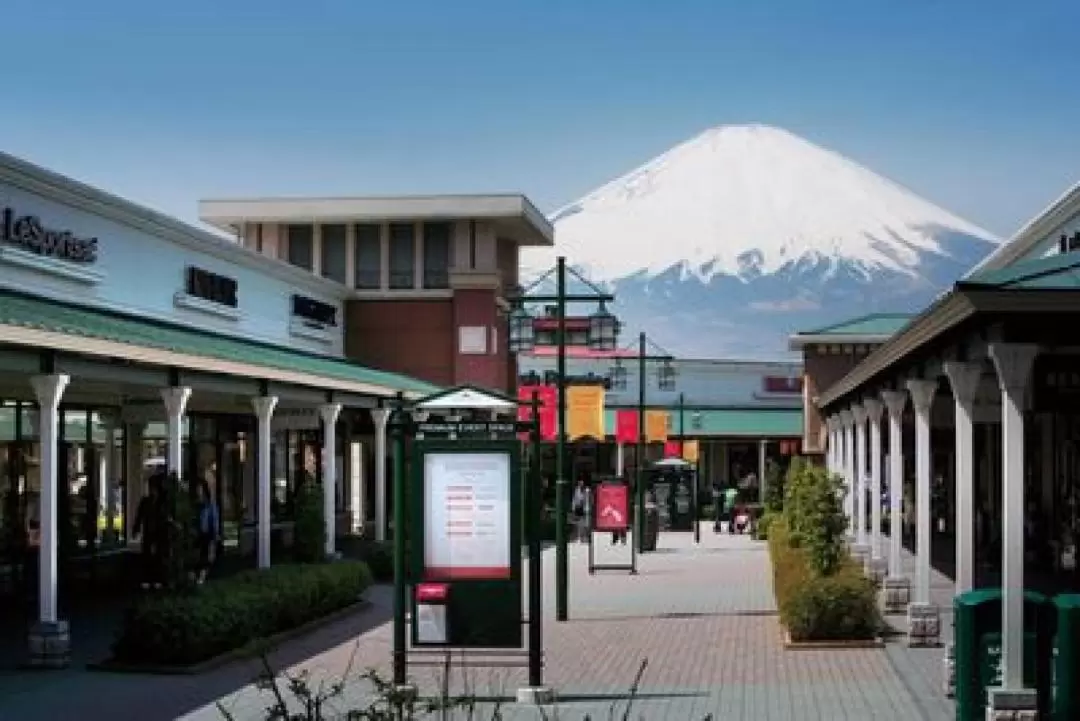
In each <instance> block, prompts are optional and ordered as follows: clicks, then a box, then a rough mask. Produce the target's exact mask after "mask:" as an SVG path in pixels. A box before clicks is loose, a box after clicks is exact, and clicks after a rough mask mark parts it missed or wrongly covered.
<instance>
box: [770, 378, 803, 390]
mask: <svg viewBox="0 0 1080 721" xmlns="http://www.w3.org/2000/svg"><path fill="white" fill-rule="evenodd" d="M802 381H803V379H802V378H800V377H798V376H794V377H786V376H765V377H764V378H762V379H761V385H762V387H763V388H764V389H765V392H766V393H790V394H795V393H802Z"/></svg>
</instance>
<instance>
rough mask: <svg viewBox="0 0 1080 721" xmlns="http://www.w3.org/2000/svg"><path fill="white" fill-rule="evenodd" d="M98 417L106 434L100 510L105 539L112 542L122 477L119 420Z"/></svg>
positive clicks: (100, 481)
mask: <svg viewBox="0 0 1080 721" xmlns="http://www.w3.org/2000/svg"><path fill="white" fill-rule="evenodd" d="M98 417H99V418H100V419H101V426H102V429H103V430H104V432H105V443H104V446H105V451H104V453H102V455H101V474H100V476H99V478H98V484H99V485H98V508H99V509H101V510H102V511H104V512H105V538H106V539H109V540H110V542H112V541H115V539H116V535H117V533H118V532H117V531H115V530H113V526H115V525H116V506H115V505H114V504H113V499H114V498H115V497H116V492H115V491H116V487H117V479H118V478H119V476H120V474H119V473H118V472H117V468H116V430H117V424H118V423H119V419H118V418H116V417H115V416H113V415H112V414H109V413H102V414H100V415H99V416H98Z"/></svg>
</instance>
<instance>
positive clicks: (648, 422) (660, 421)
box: [645, 411, 668, 443]
mask: <svg viewBox="0 0 1080 721" xmlns="http://www.w3.org/2000/svg"><path fill="white" fill-rule="evenodd" d="M667 431H668V414H667V411H645V440H646V441H648V442H649V443H663V442H664V441H666V440H667Z"/></svg>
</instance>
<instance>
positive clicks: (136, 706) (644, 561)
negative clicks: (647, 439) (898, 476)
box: [0, 527, 953, 721]
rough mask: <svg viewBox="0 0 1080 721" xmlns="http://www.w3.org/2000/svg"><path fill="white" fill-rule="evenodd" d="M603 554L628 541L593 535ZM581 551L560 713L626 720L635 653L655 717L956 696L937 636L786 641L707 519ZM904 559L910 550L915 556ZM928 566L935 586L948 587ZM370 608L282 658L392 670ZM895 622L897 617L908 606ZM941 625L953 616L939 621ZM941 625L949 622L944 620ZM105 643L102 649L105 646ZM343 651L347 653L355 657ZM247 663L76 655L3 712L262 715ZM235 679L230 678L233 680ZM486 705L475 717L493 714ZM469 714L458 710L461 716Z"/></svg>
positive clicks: (551, 660) (528, 712)
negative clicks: (930, 643)
mask: <svg viewBox="0 0 1080 721" xmlns="http://www.w3.org/2000/svg"><path fill="white" fill-rule="evenodd" d="M598 541H599V543H598V546H597V553H598V556H599V558H600V560H601V562H603V558H604V556H603V555H599V554H606V555H607V557H608V558H609V560H611V561H614V562H623V561H625V560H628V559H627V558H616V557H614V556H613V555H612V554H619V553H627V552H628V551H627V550H626V549H625V547H621V546H620V547H616V548H612V547H611V546H610V542H608V541H607V539H603V538H599V539H598ZM585 551H586V549H585V547H584V546H574V547H573V548H572V553H571V596H570V600H571V605H570V614H571V620H570V621H569V622H567V623H563V624H557V623H555V622H554V620H552V619H550V618H549V619H548V620H547V622H546V624H545V645H546V650H547V662H548V667H547V670H546V680H547V682H548V683H549V684H550V685H552V686H553V687H554V688H555V689H556V690H557V691H558V693H559V695H560V699H561V700H560V704H559V709H558V718H559V719H561V720H562V721H581V720H582V719H584V718H585V716H586V714H591V716H592V719H594V721H603V720H605V719H609V718H612V716H611V715H610V710H611V708H612V706H613V704H615V705H616V708H617V709H618V713H617V714H616V715H615V716H614V717H615V718H621V711H622V709H623V708H625V701H622V700H620V699H621V698H622V697H625V695H626V692H627V690H628V689H629V687H630V685H631V683H632V681H633V679H634V677H635V674H636V672H637V670H638V668H639V665H640V664H641V662H642V661H643V660H645V659H647V660H648V666H647V668H646V670H645V673H644V676H643V678H642V682H641V686H640V689H639V692H638V698H637V699H636V700H635V702H634V709H633V713H632V714H631V715H630V718H632V719H635V721H636V720H637V719H647V720H648V721H664V720H667V719H671V720H677V721H698V720H699V719H703V718H705V717H706V715H707V714H712V719H714V720H715V721H728V720H731V721H742V720H747V721H751V720H752V721H759V720H762V721H777V720H783V719H791V720H792V721H795V720H799V721H802V720H807V721H814V720H817V719H821V720H828V721H833V720H840V719H852V720H858V721H864V720H867V719H881V720H890V719H897V720H898V721H899V720H904V721H908V720H919V721H939V720H940V721H944V719H949V718H952V713H953V712H952V704H951V702H949V701H946V700H944V699H943V698H941V683H940V680H941V657H942V653H943V652H942V651H941V650H940V649H931V650H928V651H927V650H920V651H912V650H909V649H907V648H906V647H905V646H904V645H903V642H902V639H897V640H896V641H893V642H890V644H889V645H888V646H887V647H886V648H885V649H860V650H828V651H825V650H820V651H807V650H799V651H785V650H784V649H783V647H782V645H781V640H780V629H779V626H778V623H777V619H776V616H775V607H774V602H773V596H772V589H771V573H770V568H769V562H768V554H767V551H766V550H765V546H764V544H762V543H756V542H753V541H750V540H749V539H747V538H744V537H731V536H727V535H724V536H716V535H714V534H713V533H712V531H711V528H708V527H706V529H705V531H704V532H703V533H702V543H701V545H700V546H695V545H694V543H693V538H692V536H691V535H690V534H671V535H667V536H663V537H662V538H661V540H660V549H659V550H658V552H656V553H651V554H646V555H645V556H643V557H641V558H640V559H639V562H640V563H639V573H638V575H636V576H630V575H628V574H626V573H624V572H598V573H597V574H596V575H594V576H589V575H588V573H587V572H586V553H585ZM543 562H544V573H545V591H546V593H545V596H546V599H545V611H546V615H547V616H550V615H551V614H552V613H553V608H554V598H553V597H554V588H553V586H552V582H551V579H552V577H553V566H554V553H553V551H551V550H549V551H547V552H546V553H545V554H544V557H543ZM909 562H910V561H909ZM949 588H950V587H949V585H948V583H947V581H946V580H944V579H943V577H940V576H935V595H936V596H937V595H942V596H943V597H944V598H945V599H946V602H947V598H948V597H951V592H950V591H949ZM370 598H371V600H372V607H371V608H370V609H369V610H367V611H365V612H363V613H360V614H357V615H356V616H354V617H351V618H348V619H345V620H343V621H340V622H338V623H336V624H332V625H330V626H328V627H325V628H323V629H320V630H318V631H316V632H314V633H312V634H310V635H309V636H308V637H305V638H303V639H297V640H296V641H293V642H290V643H289V644H286V645H285V646H284V647H283V648H282V649H280V650H279V651H278V652H276V653H275V654H274V659H275V664H276V665H278V666H279V667H290V666H291V667H294V668H297V669H299V668H305V669H309V670H310V671H311V672H312V674H313V678H315V679H316V680H323V679H325V680H336V679H339V678H341V677H342V676H343V675H344V674H345V673H346V670H347V669H350V668H351V675H354V676H355V675H358V674H359V673H360V672H362V671H364V670H366V669H367V668H376V669H378V670H379V671H380V672H381V673H382V674H384V675H388V674H389V668H388V666H389V659H390V640H391V629H390V624H389V623H388V622H387V621H388V619H389V607H390V589H388V588H386V587H377V588H375V589H372V592H371V595H370ZM892 622H893V624H894V625H895V626H897V628H898V629H900V630H903V627H904V619H903V618H902V617H897V618H893V619H892ZM946 623H948V619H946ZM946 628H948V626H946ZM102 653H103V652H102ZM350 658H352V666H351V667H350V665H349V664H350ZM257 670H258V668H257V664H256V663H255V662H244V663H238V664H234V665H232V666H228V667H225V668H222V669H219V670H216V671H213V672H209V673H206V674H202V675H200V676H197V677H160V676H131V675H118V674H103V673H93V672H89V671H85V670H83V669H81V668H72V669H69V670H66V671H62V672H57V673H45V674H41V673H28V672H15V671H9V672H0V720H2V721H6V720H7V719H19V720H20V721H38V720H39V719H40V720H42V721H44V720H46V719H49V720H52V719H67V718H79V719H81V720H83V721H98V720H100V721H116V720H117V719H126V718H133V719H139V720H140V721H153V720H155V719H173V718H182V719H185V720H186V721H220V720H221V718H222V716H221V715H220V713H219V712H218V711H217V709H216V708H215V707H214V705H213V703H214V700H215V699H218V698H221V699H222V702H223V704H224V705H225V707H226V708H228V709H230V710H231V711H232V713H233V714H234V715H235V717H236V718H237V719H238V720H239V721H259V720H261V718H262V715H261V710H262V709H263V708H265V707H266V705H267V704H268V697H267V696H266V695H264V694H262V693H260V692H259V691H257V690H256V689H254V688H253V687H252V686H251V685H250V684H249V681H250V680H251V679H252V678H254V676H255V674H256V673H257ZM440 675H441V674H440V673H438V672H436V671H435V670H432V669H415V673H414V680H415V681H416V682H417V683H418V685H419V686H420V687H421V690H422V691H424V692H426V693H435V691H436V689H437V688H438V685H439V683H438V682H439V676H440ZM467 676H468V678H467V683H466V682H465V681H463V678H462V677H463V674H462V673H461V672H460V671H459V670H458V669H452V671H451V677H452V678H451V686H452V688H454V689H455V690H459V689H461V688H462V687H463V685H467V686H468V687H469V688H471V689H473V691H474V693H476V694H480V695H484V696H489V697H498V696H508V697H513V695H514V693H515V691H516V689H517V688H518V687H519V686H522V685H524V680H525V673H524V671H523V670H517V669H512V670H503V671H494V670H478V669H473V670H471V671H470V672H469V673H468V674H467ZM237 689H239V690H237ZM367 691H368V689H367V687H366V686H365V685H364V684H363V683H360V682H358V681H354V682H352V683H350V684H349V694H348V698H347V699H346V702H345V703H344V704H342V706H343V707H346V708H349V707H351V708H356V707H358V706H360V705H361V704H363V703H364V697H365V696H366V695H367ZM490 712H491V708H490V707H489V708H487V709H486V710H485V712H482V713H479V714H478V715H475V716H472V717H470V718H474V719H477V720H480V719H487V718H490V717H491V714H490ZM457 717H458V718H464V717H465V716H464V715H458V716H457ZM553 717H554V715H553V714H552V713H551V712H550V711H548V713H547V715H546V716H542V715H541V714H540V713H539V711H538V709H535V708H527V707H518V706H509V707H506V708H504V709H502V718H505V719H512V720H513V721H518V720H519V719H540V718H553Z"/></svg>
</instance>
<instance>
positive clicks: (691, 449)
mask: <svg viewBox="0 0 1080 721" xmlns="http://www.w3.org/2000/svg"><path fill="white" fill-rule="evenodd" d="M698 454H699V449H698V442H697V441H683V444H682V457H683V460H684V461H686V462H687V463H697V462H698Z"/></svg>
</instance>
